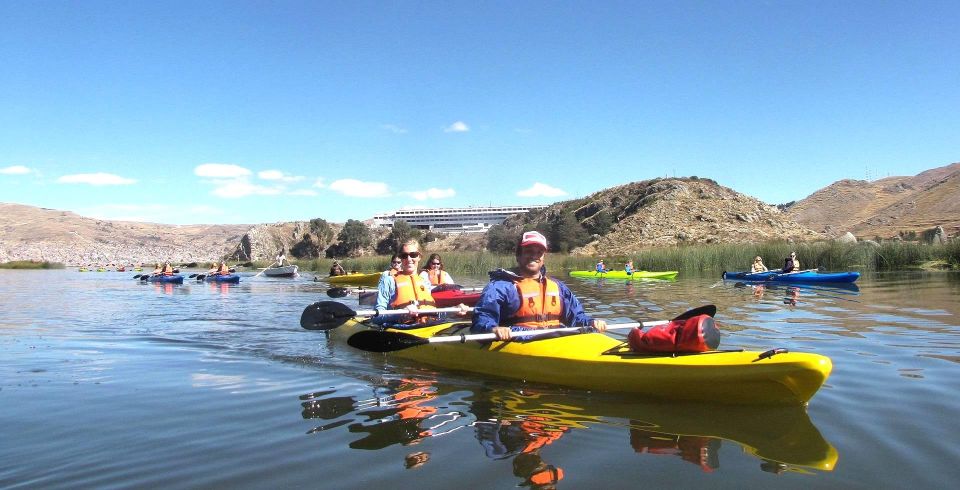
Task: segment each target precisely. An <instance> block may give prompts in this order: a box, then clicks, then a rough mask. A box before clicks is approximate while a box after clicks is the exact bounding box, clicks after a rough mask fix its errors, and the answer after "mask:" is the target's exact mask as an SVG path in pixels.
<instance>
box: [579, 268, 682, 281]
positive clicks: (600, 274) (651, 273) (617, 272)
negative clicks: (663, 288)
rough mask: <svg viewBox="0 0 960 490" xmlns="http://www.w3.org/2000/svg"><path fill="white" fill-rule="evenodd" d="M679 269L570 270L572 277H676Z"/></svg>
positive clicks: (667, 278)
mask: <svg viewBox="0 0 960 490" xmlns="http://www.w3.org/2000/svg"><path fill="white" fill-rule="evenodd" d="M677 274H679V271H659V272H657V271H634V272H633V273H632V274H627V271H621V270H615V271H607V272H597V271H570V277H586V278H594V279H601V278H602V279H633V280H637V279H666V280H670V279H676V277H677Z"/></svg>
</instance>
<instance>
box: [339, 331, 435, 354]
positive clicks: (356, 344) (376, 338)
mask: <svg viewBox="0 0 960 490" xmlns="http://www.w3.org/2000/svg"><path fill="white" fill-rule="evenodd" d="M429 343H430V341H429V340H427V339H425V338H422V337H417V336H416V335H410V334H407V333H402V332H384V331H381V330H363V331H361V332H357V333H355V334H353V335H351V336H350V338H349V339H347V344H349V345H350V347H353V348H356V349H360V350H365V351H367V352H394V351H398V350H403V349H407V348H410V347H415V346H418V345H423V344H429Z"/></svg>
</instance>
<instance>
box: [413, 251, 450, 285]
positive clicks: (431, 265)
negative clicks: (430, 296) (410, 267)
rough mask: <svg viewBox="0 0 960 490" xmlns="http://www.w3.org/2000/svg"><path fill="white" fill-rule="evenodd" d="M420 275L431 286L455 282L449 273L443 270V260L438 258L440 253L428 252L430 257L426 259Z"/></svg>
mask: <svg viewBox="0 0 960 490" xmlns="http://www.w3.org/2000/svg"><path fill="white" fill-rule="evenodd" d="M420 277H421V278H422V279H423V280H424V281H426V282H427V283H428V284H430V285H431V286H439V285H441V284H456V283H455V282H453V278H452V277H450V274H447V271H445V270H443V260H441V259H440V254H430V258H429V259H427V266H426V267H424V268H423V271H421V272H420Z"/></svg>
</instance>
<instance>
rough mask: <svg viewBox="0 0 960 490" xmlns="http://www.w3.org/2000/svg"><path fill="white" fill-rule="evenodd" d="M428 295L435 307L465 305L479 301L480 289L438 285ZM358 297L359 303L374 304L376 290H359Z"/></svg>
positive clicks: (471, 304)
mask: <svg viewBox="0 0 960 490" xmlns="http://www.w3.org/2000/svg"><path fill="white" fill-rule="evenodd" d="M430 295H431V296H433V299H434V301H436V302H437V308H447V307H450V306H457V305H459V304H460V303H463V304H465V305H467V306H473V305H475V304H477V301H480V291H476V288H474V289H471V290H468V291H461V290H459V289H452V288H451V289H445V288H443V287H438V288H435V289H434V290H433V291H431V292H430ZM359 299H360V304H361V305H373V304H376V302H377V290H376V289H374V290H372V291H360V298H359Z"/></svg>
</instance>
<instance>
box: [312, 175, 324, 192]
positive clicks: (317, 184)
mask: <svg viewBox="0 0 960 490" xmlns="http://www.w3.org/2000/svg"><path fill="white" fill-rule="evenodd" d="M313 186H314V187H316V188H318V189H323V188H324V187H326V186H327V184H325V183H324V182H323V177H317V180H316V182H314V183H313Z"/></svg>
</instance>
